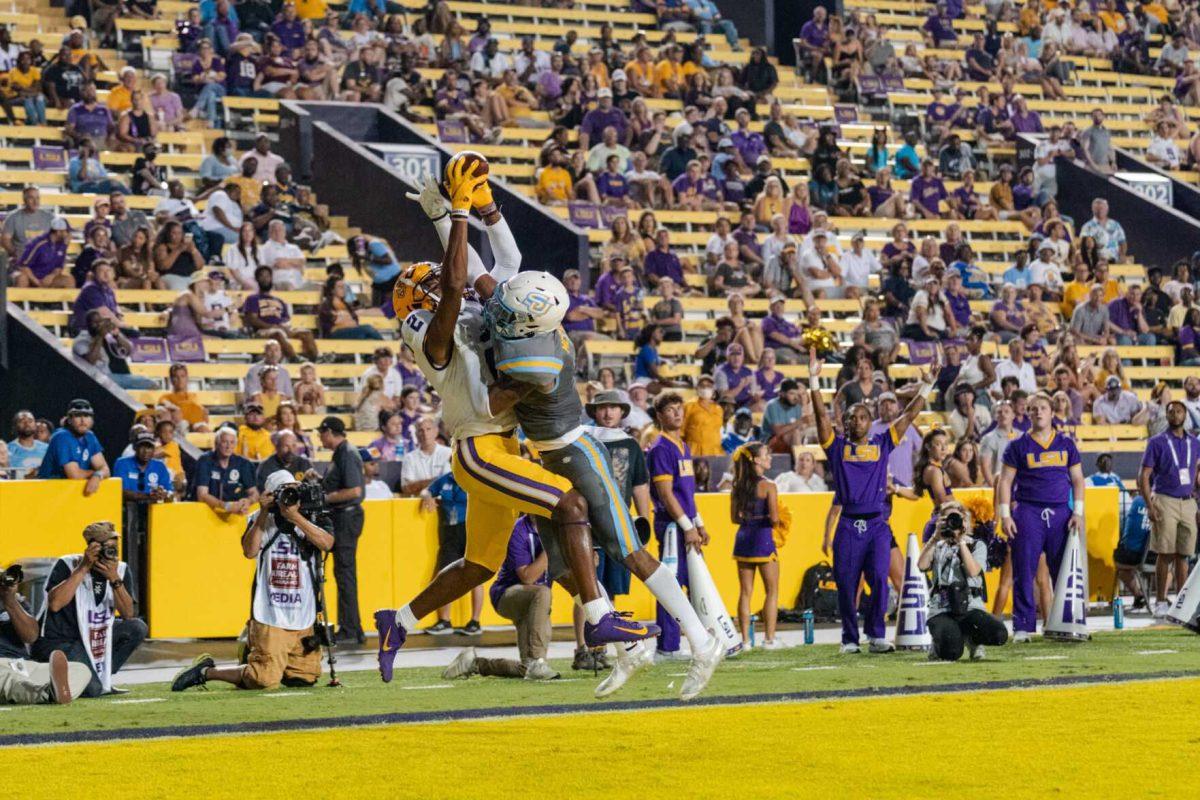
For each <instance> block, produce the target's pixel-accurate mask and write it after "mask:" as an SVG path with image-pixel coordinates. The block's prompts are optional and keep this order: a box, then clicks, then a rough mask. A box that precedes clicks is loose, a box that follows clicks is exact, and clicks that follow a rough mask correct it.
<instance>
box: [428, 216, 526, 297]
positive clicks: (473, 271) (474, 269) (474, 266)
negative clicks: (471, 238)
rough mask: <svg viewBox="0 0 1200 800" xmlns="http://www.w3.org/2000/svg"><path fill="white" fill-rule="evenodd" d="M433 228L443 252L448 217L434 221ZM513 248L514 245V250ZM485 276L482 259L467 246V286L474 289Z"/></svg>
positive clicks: (447, 234) (447, 237)
mask: <svg viewBox="0 0 1200 800" xmlns="http://www.w3.org/2000/svg"><path fill="white" fill-rule="evenodd" d="M501 221H503V220H501ZM433 227H434V228H435V229H436V230H437V235H438V239H439V240H440V241H441V243H442V250H445V249H446V242H448V241H450V215H449V214H446V215H445V216H442V217H440V218H439V219H437V220H434V223H433ZM507 229H508V226H507V225H505V230H507ZM488 231H489V233H490V232H491V228H488ZM509 238H510V239H511V238H512V234H511V233H510V234H509ZM515 246H516V245H515V244H514V248H515ZM487 274H488V271H487V267H485V266H483V259H482V258H480V257H479V253H477V252H476V251H475V248H474V247H471V246H470V245H467V286H470V287H474V286H475V282H476V281H477V280H479V279H480V278H482V277H483V276H484V275H487ZM497 280H499V279H497Z"/></svg>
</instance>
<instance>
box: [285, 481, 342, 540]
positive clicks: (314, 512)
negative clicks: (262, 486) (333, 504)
mask: <svg viewBox="0 0 1200 800" xmlns="http://www.w3.org/2000/svg"><path fill="white" fill-rule="evenodd" d="M289 506H297V507H298V508H299V510H300V515H301V516H303V517H304V518H305V519H307V520H308V521H309V522H312V523H313V524H315V525H319V526H320V527H322V528H325V529H326V530H329V529H330V528H332V525H331V524H330V520H327V519H326V517H328V515H329V507H328V506H326V504H325V491H324V489H322V488H321V484H319V483H317V482H315V481H304V482H302V483H289V484H288V485H287V486H284V487H283V488H282V489H280V490H279V493H278V494H276V495H275V506H274V507H273V508H272V509H271V515H272V517H273V518H274V521H275V527H277V528H279V530H281V531H283V532H284V533H288V534H292V533H295V531H296V526H295V525H293V524H292V523H291V522H289V521H288V520H286V519H284V517H283V511H282V510H283V509H284V508H285V507H289Z"/></svg>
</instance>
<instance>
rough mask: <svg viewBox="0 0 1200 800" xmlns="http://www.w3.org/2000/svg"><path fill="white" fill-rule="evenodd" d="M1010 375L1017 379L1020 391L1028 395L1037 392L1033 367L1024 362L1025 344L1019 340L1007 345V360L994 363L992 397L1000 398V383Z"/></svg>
mask: <svg viewBox="0 0 1200 800" xmlns="http://www.w3.org/2000/svg"><path fill="white" fill-rule="evenodd" d="M1010 375H1011V376H1012V377H1014V378H1016V379H1017V383H1018V385H1019V388H1020V389H1021V390H1022V391H1024V392H1027V393H1029V394H1035V393H1036V392H1037V390H1038V385H1037V375H1035V374H1034V372H1033V365H1032V364H1030V363H1029V362H1028V361H1026V360H1025V342H1023V341H1022V340H1021V339H1019V338H1017V339H1013V340H1012V341H1011V342H1009V343H1008V358H1005V359H1002V360H1000V361H998V362H997V363H996V382H995V383H993V384H992V394H993V395H994V396H996V397H1000V396H1001V393H1000V382H1001V381H1002V380H1004V379H1005V378H1007V377H1009V376H1010Z"/></svg>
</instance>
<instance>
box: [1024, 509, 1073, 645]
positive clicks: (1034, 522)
mask: <svg viewBox="0 0 1200 800" xmlns="http://www.w3.org/2000/svg"><path fill="white" fill-rule="evenodd" d="M1012 514H1013V521H1014V522H1015V523H1016V524H1017V535H1016V536H1015V537H1014V538H1013V540H1012V542H1011V544H1010V552H1011V553H1012V567H1013V630H1014V631H1028V632H1029V633H1033V632H1035V631H1036V630H1037V604H1036V603H1035V602H1034V597H1033V584H1034V579H1035V578H1037V568H1038V558H1039V557H1040V556H1041V555H1042V553H1045V554H1046V565H1047V566H1048V567H1050V580H1051V582H1053V581H1054V580H1055V579H1056V578H1058V568H1059V567H1060V566H1061V565H1062V559H1063V553H1064V551H1066V549H1067V523H1069V522H1070V521H1071V508H1070V506H1066V505H1059V506H1039V505H1035V504H1033V503H1014V504H1013V510H1012Z"/></svg>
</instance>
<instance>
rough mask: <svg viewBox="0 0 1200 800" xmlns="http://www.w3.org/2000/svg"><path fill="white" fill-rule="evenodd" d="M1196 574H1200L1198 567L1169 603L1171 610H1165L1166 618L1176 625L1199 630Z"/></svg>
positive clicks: (1199, 580)
mask: <svg viewBox="0 0 1200 800" xmlns="http://www.w3.org/2000/svg"><path fill="white" fill-rule="evenodd" d="M1198 575H1200V567H1197V568H1196V569H1193V570H1192V574H1191V575H1189V576H1188V579H1187V582H1186V583H1184V584H1183V588H1182V589H1180V590H1179V594H1178V595H1177V596H1176V597H1175V602H1174V603H1172V604H1171V610H1170V611H1168V612H1167V619H1168V620H1169V621H1170V622H1174V623H1176V624H1177V625H1184V626H1186V627H1188V628H1191V629H1192V630H1194V631H1197V632H1200V620H1197V619H1196V617H1197V615H1200V578H1198V577H1197V576H1198Z"/></svg>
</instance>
